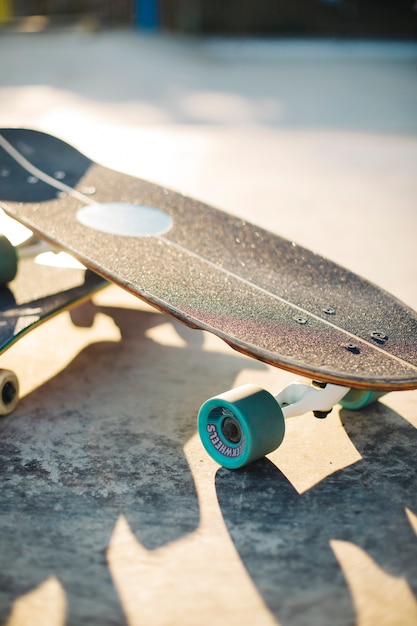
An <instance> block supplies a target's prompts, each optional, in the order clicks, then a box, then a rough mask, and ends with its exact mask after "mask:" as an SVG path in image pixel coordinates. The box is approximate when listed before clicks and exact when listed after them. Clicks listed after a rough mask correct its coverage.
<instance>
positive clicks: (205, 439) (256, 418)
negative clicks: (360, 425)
mask: <svg viewBox="0 0 417 626" xmlns="http://www.w3.org/2000/svg"><path fill="white" fill-rule="evenodd" d="M382 395H384V394H383V393H381V392H372V391H365V390H360V389H350V388H349V387H343V386H340V385H335V384H330V383H329V384H322V383H313V385H306V384H303V383H299V382H292V383H290V384H289V385H287V386H286V387H284V389H281V391H279V392H278V393H277V394H276V395H272V394H270V393H269V392H268V391H266V390H265V389H262V388H261V387H258V386H256V385H243V386H242V387H237V388H236V389H232V390H231V391H227V392H226V393H223V394H220V395H218V396H215V397H213V398H210V399H209V400H207V401H206V402H205V403H204V404H203V405H202V406H201V408H200V411H199V413H198V418H197V423H198V431H199V434H200V438H201V442H202V444H203V446H204V448H205V449H206V451H207V452H208V454H209V455H210V456H211V457H212V458H213V459H214V460H215V461H217V462H218V463H219V464H220V465H222V466H223V467H226V468H228V469H238V468H241V467H243V466H244V465H247V464H248V463H251V462H253V461H256V460H257V459H259V458H261V457H263V456H265V455H266V454H269V453H270V452H272V451H273V450H275V449H276V448H278V447H279V446H280V444H281V443H282V441H283V438H284V434H285V419H286V418H289V417H296V416H297V415H303V414H304V413H307V412H309V411H312V412H313V413H314V415H315V416H316V417H326V416H327V415H328V414H329V413H330V411H331V410H332V408H333V406H335V405H336V404H339V403H340V404H342V406H343V407H344V408H347V409H352V410H355V409H360V408H363V407H365V406H367V405H368V404H371V403H372V402H375V401H376V400H377V399H378V398H379V397H380V396H382Z"/></svg>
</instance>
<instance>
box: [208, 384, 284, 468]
mask: <svg viewBox="0 0 417 626" xmlns="http://www.w3.org/2000/svg"><path fill="white" fill-rule="evenodd" d="M197 424H198V432H199V435H200V438H201V441H202V444H203V446H204V447H205V449H206V450H207V452H208V454H209V455H210V456H211V457H212V458H213V459H214V460H215V461H216V462H217V463H219V464H220V465H222V466H223V467H226V468H228V469H237V468H239V467H243V466H244V465H247V464H248V463H251V462H252V461H256V460H257V459H259V458H261V457H263V456H265V455H266V454H268V453H269V452H272V451H273V450H275V449H276V448H278V446H279V445H280V444H281V442H282V440H283V438H284V433H285V422H284V416H283V414H282V411H281V408H280V406H279V404H278V402H277V401H276V400H275V398H274V396H273V395H272V394H270V393H269V392H268V391H266V390H265V389H262V388H261V387H257V386H256V385H243V386H242V387H238V388H237V389H232V390H231V391H227V392H226V393H222V394H220V395H218V396H215V397H214V398H210V400H207V401H206V402H205V403H204V404H203V405H202V407H201V409H200V411H199V413H198V418H197Z"/></svg>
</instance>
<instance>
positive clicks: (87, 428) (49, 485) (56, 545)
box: [0, 305, 264, 626]
mask: <svg viewBox="0 0 417 626" xmlns="http://www.w3.org/2000/svg"><path fill="white" fill-rule="evenodd" d="M92 306H93V305H89V306H88V307H83V308H82V309H79V310H78V312H77V315H76V316H75V319H76V321H77V324H79V325H81V326H88V325H90V324H91V314H92V313H94V312H95V313H105V314H106V315H109V316H110V317H111V318H112V319H113V320H114V321H115V324H116V325H117V326H118V327H119V329H120V332H121V340H120V341H117V342H109V341H104V342H100V343H97V344H92V345H89V346H88V347H87V348H85V349H84V350H83V351H82V352H80V353H79V354H78V355H77V356H76V357H75V359H74V360H73V361H72V362H71V363H70V364H69V365H68V366H67V367H66V368H65V369H64V370H63V371H62V372H60V373H59V374H58V375H57V376H55V378H53V379H51V380H49V381H48V382H46V383H45V384H43V385H42V386H41V387H39V388H38V389H36V390H35V391H34V392H32V393H31V394H30V395H29V396H27V397H25V398H22V400H21V403H20V405H19V407H18V410H17V411H16V413H15V414H14V415H12V416H10V417H7V418H4V419H3V421H2V422H1V425H0V428H1V431H2V434H1V438H0V451H1V455H0V465H1V471H0V484H1V488H0V519H1V528H2V530H1V539H0V545H1V549H0V621H2V620H4V619H6V618H7V616H8V614H9V611H10V609H11V606H12V603H13V601H14V600H15V599H16V598H17V597H19V596H21V595H22V594H24V593H27V592H28V591H31V590H33V589H34V588H35V587H36V586H37V585H39V584H40V583H42V582H44V581H45V580H46V579H47V578H49V577H50V576H56V577H57V578H58V579H59V581H60V583H61V584H62V586H63V588H64V590H65V593H66V596H67V600H68V615H67V622H66V623H67V624H68V625H71V624H74V625H77V626H78V625H79V624H82V623H88V624H90V625H93V624H99V625H100V626H104V625H105V624H123V623H126V619H125V617H124V614H123V611H122V608H121V606H120V603H119V599H118V595H117V593H116V591H115V589H114V586H113V582H112V580H111V577H110V574H109V569H108V563H107V558H106V554H107V549H108V545H109V540H110V538H111V535H112V532H113V530H114V527H115V524H116V521H117V519H118V518H119V516H120V515H123V516H124V517H125V518H126V520H127V522H128V523H129V526H130V528H131V530H132V531H133V532H134V533H135V535H136V537H137V539H138V541H139V542H140V543H141V544H142V545H143V546H144V547H145V548H147V549H148V550H154V549H157V548H158V547H160V546H162V545H165V544H167V543H168V542H172V541H175V540H177V539H179V538H180V537H183V536H184V535H187V534H188V533H191V532H193V531H194V530H195V529H196V528H197V527H198V525H199V521H200V515H199V505H198V500H197V495H196V489H195V485H194V481H193V477H192V474H191V471H190V469H189V467H188V464H187V461H186V459H185V456H184V452H183V446H184V443H185V442H186V441H187V440H188V439H189V438H190V436H192V435H193V434H194V432H195V429H196V411H197V410H198V407H199V406H200V404H201V403H202V402H203V401H204V400H205V399H206V397H208V395H210V394H214V393H215V392H216V391H218V390H219V389H223V387H224V386H225V385H226V384H229V385H230V386H231V385H232V384H233V382H234V378H235V376H236V375H237V373H238V372H239V371H240V370H241V368H242V367H244V366H246V367H247V360H244V359H243V358H242V357H240V356H239V355H237V354H235V353H231V354H230V355H229V354H219V353H214V352H209V351H205V352H204V354H203V353H202V342H203V336H202V333H201V332H199V331H192V330H191V329H188V328H184V327H183V326H182V325H179V324H178V326H177V323H176V322H174V321H172V320H170V319H169V318H167V317H165V316H163V315H160V314H158V313H154V312H143V311H137V310H129V309H120V308H110V307H93V309H91V307H92ZM160 324H167V325H171V328H170V329H169V330H170V332H171V333H172V336H173V337H174V339H175V341H173V343H174V344H175V345H161V344H159V343H157V342H156V341H155V340H153V339H151V338H150V336H149V335H150V334H152V331H153V330H154V329H155V328H156V327H157V326H158V325H160ZM175 329H177V330H178V331H179V333H176V332H175ZM251 367H264V366H263V365H262V364H260V363H259V364H256V363H253V364H252V365H251ZM92 607H93V609H92Z"/></svg>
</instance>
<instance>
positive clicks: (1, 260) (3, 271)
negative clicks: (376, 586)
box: [0, 235, 17, 285]
mask: <svg viewBox="0 0 417 626" xmlns="http://www.w3.org/2000/svg"><path fill="white" fill-rule="evenodd" d="M16 273H17V253H16V250H15V248H14V247H13V246H12V244H11V243H10V241H9V240H8V239H7V238H6V237H4V235H0V285H6V284H7V283H9V282H10V281H11V280H13V278H14V277H15V276H16Z"/></svg>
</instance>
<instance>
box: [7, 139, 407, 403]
mask: <svg viewBox="0 0 417 626" xmlns="http://www.w3.org/2000/svg"><path fill="white" fill-rule="evenodd" d="M138 149H140V148H138ZM0 206H1V207H2V208H3V209H4V210H5V212H6V213H7V214H8V215H10V216H11V217H13V218H15V219H16V220H18V221H20V222H22V223H23V224H25V225H26V226H28V227H29V228H30V229H31V230H33V231H34V232H35V233H36V234H37V235H39V236H40V237H42V238H44V239H45V240H46V241H48V242H50V243H51V244H52V245H54V246H57V247H59V248H61V249H63V250H65V251H67V252H69V253H70V254H71V255H73V256H74V257H75V258H77V259H79V260H80V261H81V262H82V263H84V264H85V265H86V266H87V267H89V268H90V269H92V270H93V271H94V272H96V273H97V274H99V275H101V276H102V277H104V278H105V279H107V280H110V281H112V282H115V283H117V284H118V285H120V286H121V287H123V288H125V289H126V290H128V291H130V292H131V293H133V294H135V295H136V296H138V297H139V298H142V299H143V300H145V301H146V302H148V303H150V304H151V305H153V306H154V307H156V308H157V309H159V310H161V311H164V312H166V313H168V314H170V315H172V316H174V317H175V318H177V319H179V320H180V321H181V322H183V323H185V324H187V325H189V326H191V327H193V328H199V329H203V330H207V331H210V332H212V333H214V334H216V335H217V336H219V337H220V338H221V339H223V340H224V341H225V342H227V343H228V344H229V345H230V346H232V347H233V348H234V349H236V350H238V351H240V352H242V353H244V354H247V355H249V356H251V357H254V358H256V359H259V360H261V361H264V362H266V363H269V364H271V365H274V366H277V367H280V368H283V369H285V370H288V371H291V372H293V373H295V374H297V375H303V376H307V377H311V378H314V379H316V380H319V381H323V382H327V383H334V384H338V385H346V386H349V387H354V388H359V389H370V390H373V391H392V390H401V389H414V388H417V314H416V313H415V312H414V311H413V310H411V309H410V308H409V307H407V306H406V305H404V304H402V303H401V302H399V301H398V300H397V299H396V298H394V297H393V296H391V295H389V294H388V293H386V292H385V291H383V290H381V289H380V288H378V287H377V286H375V285H373V284H371V283H370V282H368V281H366V280H364V279H363V278H361V277H359V276H357V275H355V274H353V273H351V272H350V271H348V270H347V269H344V268H342V267H340V266H338V265H336V264H335V263H333V262H331V261H329V260H327V259H325V258H323V257H322V256H320V255H318V254H315V253H314V252H311V251H309V250H306V249H304V248H302V247H301V246H298V245H296V244H295V243H293V242H291V241H288V240H285V239H283V238H281V237H279V236H277V235H275V234H273V233H271V232H268V231H266V230H263V229H262V228H260V227H258V226H256V225H253V224H250V223H248V222H246V221H243V220H241V219H239V218H237V217H233V216H231V215H228V214H226V213H224V212H222V211H219V210H217V209H214V208H212V207H210V206H208V205H205V204H203V203H201V202H198V201H196V200H194V199H190V198H188V197H185V196H183V195H181V194H179V193H176V192H173V191H170V190H168V189H165V188H163V187H161V186H158V185H156V184H152V183H150V182H147V181H144V180H140V179H137V178H134V177H132V176H128V175H126V174H123V173H120V172H116V171H112V170H110V169H107V168H105V167H103V166H101V165H99V164H97V163H95V162H93V161H92V160H90V159H89V158H87V157H86V156H84V155H83V154H81V153H80V152H79V151H77V150H76V149H75V148H74V147H72V146H70V145H68V144H67V143H65V142H64V141H62V140H60V139H58V138H56V137H53V136H51V135H48V134H45V133H42V132H38V131H34V130H28V129H13V128H9V129H2V130H1V131H0Z"/></svg>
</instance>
